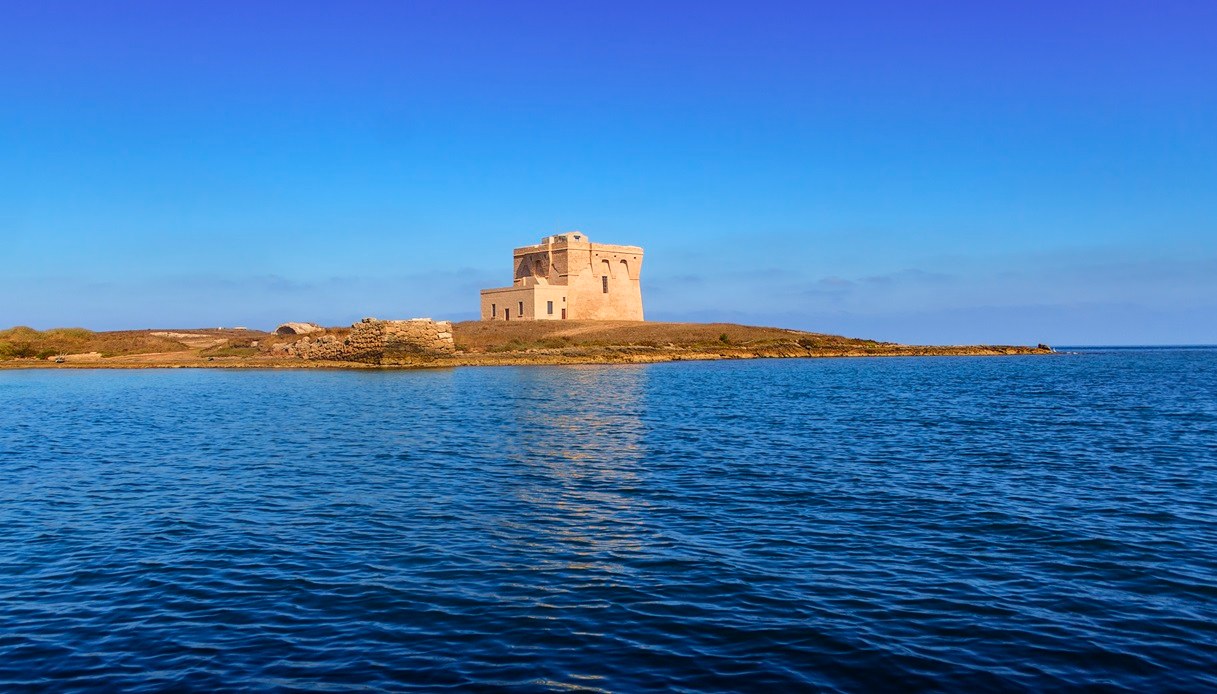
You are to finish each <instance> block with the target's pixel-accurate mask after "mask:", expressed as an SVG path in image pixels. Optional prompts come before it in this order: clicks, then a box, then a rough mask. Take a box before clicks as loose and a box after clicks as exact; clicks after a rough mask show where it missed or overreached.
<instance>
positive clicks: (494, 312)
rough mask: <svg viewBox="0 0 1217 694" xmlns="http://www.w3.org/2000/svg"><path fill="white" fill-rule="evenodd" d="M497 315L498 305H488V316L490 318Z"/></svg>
mask: <svg viewBox="0 0 1217 694" xmlns="http://www.w3.org/2000/svg"><path fill="white" fill-rule="evenodd" d="M498 315H499V307H498V305H497V304H491V305H490V317H491V318H497V317H498Z"/></svg>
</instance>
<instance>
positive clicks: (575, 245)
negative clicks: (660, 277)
mask: <svg viewBox="0 0 1217 694" xmlns="http://www.w3.org/2000/svg"><path fill="white" fill-rule="evenodd" d="M512 262H513V273H514V278H515V279H514V282H513V283H512V286H510V287H502V288H499V289H483V290H482V320H504V321H508V320H639V321H640V320H642V285H641V283H640V282H639V277H640V276H641V274H642V249H641V248H639V247H638V246H612V245H609V244H604V243H592V242H591V241H590V240H588V238H587V237H586V236H584V235H583V234H582V233H580V232H578V231H572V232H569V233H565V234H558V235H556V236H549V237H546V238H544V239H541V243H539V244H537V245H535V246H524V247H523V248H517V249H515V251H514V252H513V253H512Z"/></svg>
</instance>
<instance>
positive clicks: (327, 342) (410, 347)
mask: <svg viewBox="0 0 1217 694" xmlns="http://www.w3.org/2000/svg"><path fill="white" fill-rule="evenodd" d="M455 351H456V345H455V343H453V341H452V323H451V322H449V321H433V320H431V319H430V318H413V319H410V320H377V319H375V318H364V319H363V320H362V321H360V322H358V323H355V324H353V325H351V330H350V332H349V333H348V334H346V335H335V334H333V333H328V332H327V333H325V334H323V335H308V336H305V337H302V338H301V339H299V340H297V341H295V342H286V343H279V344H276V345H274V347H273V348H272V353H273V354H274V355H275V356H281V357H295V358H299V359H308V360H313V361H357V362H364V363H368V364H381V363H384V362H385V361H392V360H393V359H397V358H408V357H418V356H447V355H450V354H452V353H454V352H455Z"/></svg>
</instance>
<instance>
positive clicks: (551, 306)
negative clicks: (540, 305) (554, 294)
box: [545, 301, 554, 316]
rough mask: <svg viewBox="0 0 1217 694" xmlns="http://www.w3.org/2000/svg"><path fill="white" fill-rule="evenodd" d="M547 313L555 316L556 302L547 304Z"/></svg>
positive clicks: (547, 302)
mask: <svg viewBox="0 0 1217 694" xmlns="http://www.w3.org/2000/svg"><path fill="white" fill-rule="evenodd" d="M545 312H546V313H548V314H549V315H551V316H552V315H554V302H552V301H546V302H545Z"/></svg>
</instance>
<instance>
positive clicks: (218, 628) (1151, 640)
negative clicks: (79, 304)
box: [0, 349, 1217, 692]
mask: <svg viewBox="0 0 1217 694" xmlns="http://www.w3.org/2000/svg"><path fill="white" fill-rule="evenodd" d="M1082 685H1097V686H1100V687H1106V688H1116V689H1118V688H1126V689H1128V690H1135V691H1145V690H1162V689H1183V690H1198V689H1214V688H1217V351H1214V350H1205V349H1188V350H1089V351H1083V352H1082V353H1080V354H1076V355H1060V356H1052V357H1008V358H946V359H943V358H940V359H857V360H840V359H837V360H773V361H749V362H720V363H675V364H656V365H649V366H613V367H561V368H482V369H458V370H450V371H403V372H368V373H363V372H319V371H281V372H271V371H240V372H237V371H219V370H211V371H207V370H203V371H189V370H173V371H28V372H12V371H8V372H0V690H4V691H13V690H21V689H25V688H28V689H32V690H33V689H36V690H43V689H47V688H52V687H62V688H86V689H87V688H96V689H106V690H113V689H121V690H147V691H152V690H157V691H159V690H164V689H182V688H185V689H194V690H200V691H208V690H232V689H250V690H292V689H301V690H304V689H308V690H328V691H341V690H351V689H362V690H366V689H396V688H405V687H412V686H413V687H423V688H427V689H435V688H442V687H451V688H472V687H476V688H515V689H523V690H536V689H572V688H573V689H603V690H611V691H624V692H630V691H638V690H642V689H672V688H676V689H685V690H716V691H721V690H769V691H774V690H782V689H785V690H790V689H820V688H838V689H844V690H861V689H876V688H886V689H896V688H901V689H925V688H935V689H946V690H956V691H976V690H978V689H986V690H1002V689H1036V690H1041V689H1060V688H1072V687H1077V686H1082Z"/></svg>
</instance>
